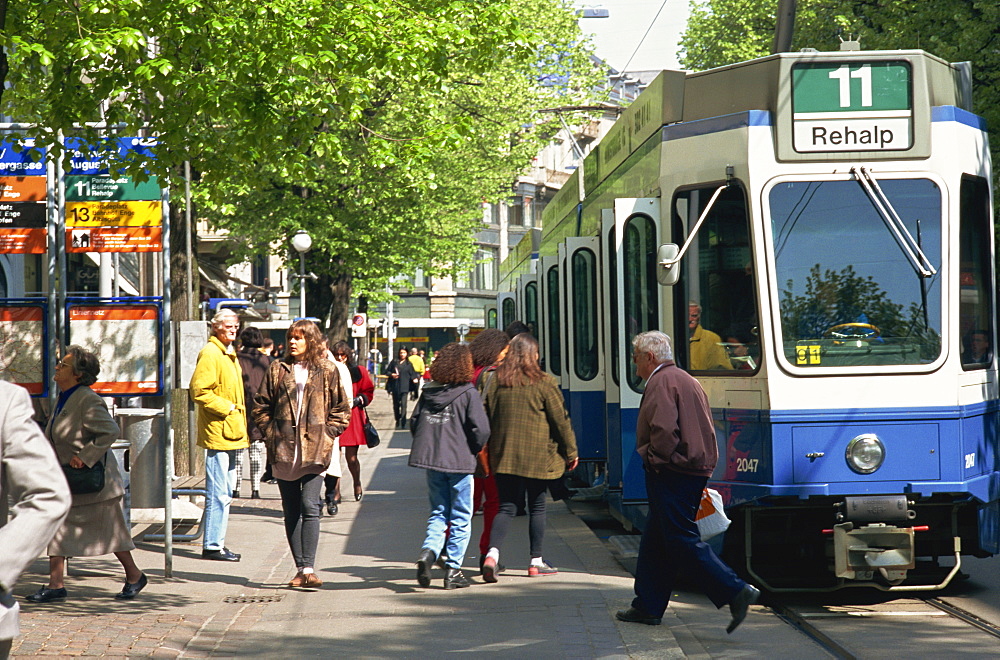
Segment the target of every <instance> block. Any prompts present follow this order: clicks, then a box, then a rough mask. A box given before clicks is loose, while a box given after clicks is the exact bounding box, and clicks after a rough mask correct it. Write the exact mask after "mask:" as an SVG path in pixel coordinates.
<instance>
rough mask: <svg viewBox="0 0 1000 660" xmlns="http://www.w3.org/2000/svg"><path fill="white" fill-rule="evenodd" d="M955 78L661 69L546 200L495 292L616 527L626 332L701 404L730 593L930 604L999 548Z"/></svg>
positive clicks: (988, 258)
mask: <svg viewBox="0 0 1000 660" xmlns="http://www.w3.org/2000/svg"><path fill="white" fill-rule="evenodd" d="M969 79H970V76H969V70H968V68H967V67H966V66H962V65H953V64H949V63H947V62H944V61H942V60H940V59H938V58H936V57H934V56H932V55H930V54H927V53H925V52H922V51H916V50H907V51H877V52H876V51H845V52H833V53H817V52H808V53H806V52H803V53H781V54H777V55H772V56H769V57H765V58H761V59H758V60H753V61H750V62H744V63H740V64H736V65H732V66H727V67H722V68H719V69H713V70H710V71H705V72H700V73H688V74H685V73H683V72H675V71H664V72H663V73H662V74H661V75H660V76H658V77H657V78H656V79H655V81H654V82H652V83H651V84H650V85H649V87H648V88H647V89H646V90H645V91H644V92H643V93H642V94H641V95H640V96H639V98H638V99H637V100H636V101H635V103H634V104H633V105H632V106H630V107H629V108H628V109H627V110H626V111H625V112H624V113H623V115H622V117H621V118H620V120H619V121H618V122H617V123H616V125H615V127H614V128H613V129H612V130H611V131H610V132H609V133H608V135H606V136H605V137H604V138H603V139H602V141H601V142H600V143H599V144H598V145H597V147H596V148H595V149H594V150H593V151H592V152H591V153H590V154H589V155H588V156H587V158H586V159H585V161H584V164H583V168H582V172H581V171H580V170H578V171H577V173H575V174H574V175H573V177H572V178H571V179H570V180H569V182H568V183H567V184H566V185H565V186H564V187H563V189H562V190H561V191H560V193H559V194H558V195H557V196H556V197H555V198H554V199H553V200H552V201H551V202H550V204H549V205H548V207H547V208H546V210H545V213H544V215H543V226H544V229H543V234H542V238H541V243H540V245H537V253H538V255H539V256H538V259H537V260H535V261H534V262H533V263H534V266H533V270H534V272H533V274H530V275H526V274H525V273H527V272H529V271H530V270H531V269H525V267H524V266H523V260H522V265H520V266H519V267H518V271H519V272H516V277H515V275H514V274H515V270H514V269H512V268H510V267H509V266H508V265H504V266H502V273H503V274H504V275H503V277H504V279H503V282H505V283H506V286H507V288H508V289H509V290H510V291H511V294H510V295H512V296H513V297H515V298H519V300H520V304H521V305H522V306H521V307H520V309H519V313H527V310H526V309H525V307H524V306H523V305H524V304H525V303H526V302H528V303H529V306H537V309H533V310H532V313H533V314H534V316H533V318H535V319H537V322H538V325H539V328H538V333H537V334H538V335H539V336H540V339H541V344H542V353H543V357H544V359H545V365H546V369H547V370H548V371H550V372H551V373H553V374H554V375H556V376H557V377H559V378H560V379H561V382H562V383H563V387H564V391H565V394H566V397H567V402H568V405H569V409H570V412H571V415H573V416H574V422H575V424H574V426H575V428H576V430H577V432H578V434H579V435H580V442H581V446H582V447H583V448H584V449H585V451H582V452H581V458H583V459H587V460H591V461H598V462H601V463H602V467H604V468H606V469H607V476H608V484H609V486H610V487H611V489H612V490H611V498H612V508H613V510H614V511H616V512H617V514H618V515H619V516H620V517H621V518H622V519H623V520H624V521H626V522H628V523H629V524H634V525H636V526H639V527H641V526H642V524H643V521H644V516H645V507H644V497H645V492H644V487H643V479H642V474H641V466H640V464H639V461H638V456H637V454H636V453H635V450H634V447H635V420H636V416H637V409H638V405H639V398H640V396H641V390H642V383H641V382H640V381H639V379H638V377H637V376H636V373H635V368H634V365H632V364H631V361H630V356H631V346H630V340H631V338H632V337H633V336H634V335H635V334H636V333H638V332H641V331H644V330H648V329H660V330H663V331H665V332H667V333H668V334H669V335H670V336H671V337H672V338H673V339H674V344H675V346H674V349H675V354H676V358H677V361H678V364H679V365H681V366H682V367H683V368H686V369H688V370H690V371H691V373H692V374H694V375H695V376H696V377H697V378H698V379H699V381H700V382H701V383H702V385H703V386H704V388H705V390H706V392H707V393H708V396H709V399H710V401H711V405H712V409H713V415H714V418H715V422H716V428H717V432H718V438H719V445H720V462H719V465H718V467H717V469H716V472H715V474H714V475H713V478H712V485H713V487H715V488H716V489H718V490H719V491H720V492H721V493H722V495H723V498H724V500H725V501H726V504H727V509H728V511H729V514H730V517H731V518H732V519H733V521H734V522H733V526H732V527H731V528H730V531H729V532H728V533H727V538H726V546H727V550H728V551H729V552H730V553H731V554H730V559H731V560H732V559H733V558H734V557H736V558H737V560H735V561H734V564H736V565H738V566H739V568H741V569H742V570H743V571H744V572H745V573H746V574H748V575H749V576H750V577H751V578H752V579H753V580H755V581H756V582H758V583H760V584H761V585H763V586H765V587H767V588H769V589H771V590H782V589H803V588H815V589H836V588H840V587H844V586H854V585H870V586H875V587H878V588H882V589H893V590H898V589H928V588H938V587H941V586H944V585H945V584H947V583H948V582H949V581H950V580H951V579H952V578H953V577H954V576H955V575H956V574H957V573H958V571H959V567H960V563H961V559H960V558H961V555H962V554H971V555H976V556H986V555H989V554H993V553H997V552H998V551H1000V526H998V517H1000V516H998V514H1000V510H998V499H1000V458H998V456H997V421H998V409H1000V402H998V387H997V364H996V358H995V354H994V351H993V347H994V346H996V327H995V323H994V318H995V316H996V313H995V296H994V292H995V287H994V275H993V272H994V266H993V264H994V253H993V240H992V236H993V221H992V204H991V200H992V194H991V169H990V157H989V150H988V144H987V137H986V132H985V126H984V122H983V120H982V119H981V118H979V117H978V116H976V115H974V114H973V113H972V112H971V101H970V99H971V93H970V87H969ZM581 177H582V181H581ZM529 283H530V284H531V285H532V287H533V291H534V294H535V295H534V297H533V298H532V300H531V301H530V302H529V301H527V300H526V299H525V298H524V296H523V292H524V291H525V290H526V287H527V286H528V285H529ZM502 286H503V284H502ZM519 291H520V292H521V296H520V297H519V296H518V292H519ZM504 295H505V294H501V298H503V296H504ZM500 306H501V307H502V302H501V304H500ZM577 416H579V417H580V419H579V420H577V419H576V417H577ZM939 558H943V559H944V561H943V562H942V564H943V566H938V559H939ZM915 569H918V570H915ZM924 569H926V570H924Z"/></svg>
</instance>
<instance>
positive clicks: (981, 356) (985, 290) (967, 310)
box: [958, 177, 995, 369]
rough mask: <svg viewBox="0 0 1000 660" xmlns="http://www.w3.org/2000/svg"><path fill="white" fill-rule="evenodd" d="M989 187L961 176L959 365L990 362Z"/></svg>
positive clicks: (973, 366) (981, 366)
mask: <svg viewBox="0 0 1000 660" xmlns="http://www.w3.org/2000/svg"><path fill="white" fill-rule="evenodd" d="M992 229H993V228H992V227H991V226H990V189H989V185H988V184H987V182H986V180H985V179H979V178H973V177H965V178H963V179H962V189H961V219H960V224H959V230H958V243H959V261H960V264H961V265H960V268H961V275H960V277H959V281H958V288H959V291H958V301H959V303H958V304H959V327H960V332H959V339H960V340H961V342H962V345H961V355H962V367H963V368H965V369H985V368H986V367H988V366H989V365H990V364H991V363H992V362H993V318H994V316H995V315H994V313H993V302H992V296H991V295H990V294H991V291H990V281H991V278H990V270H991V268H990V242H991V239H992V237H993V232H992Z"/></svg>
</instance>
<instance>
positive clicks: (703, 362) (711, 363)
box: [688, 300, 733, 371]
mask: <svg viewBox="0 0 1000 660" xmlns="http://www.w3.org/2000/svg"><path fill="white" fill-rule="evenodd" d="M688 330H689V332H690V335H689V342H690V346H691V348H690V358H689V359H690V361H691V369H692V370H693V371H705V370H718V369H732V368H733V364H732V362H731V361H730V360H729V355H728V354H727V353H726V348H725V347H724V346H723V345H722V338H721V337H719V335H717V334H716V333H714V332H712V331H711V330H706V329H705V328H703V327H701V305H699V304H698V303H697V302H696V301H694V300H692V301H690V302H689V303H688Z"/></svg>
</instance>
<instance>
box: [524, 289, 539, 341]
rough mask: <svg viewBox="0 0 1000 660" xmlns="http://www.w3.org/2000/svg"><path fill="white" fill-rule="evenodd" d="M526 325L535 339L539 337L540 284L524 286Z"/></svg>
mask: <svg viewBox="0 0 1000 660" xmlns="http://www.w3.org/2000/svg"><path fill="white" fill-rule="evenodd" d="M524 324H525V325H526V326H528V329H529V330H530V331H531V334H532V336H533V337H537V336H538V283H537V282H528V283H527V284H525V285H524Z"/></svg>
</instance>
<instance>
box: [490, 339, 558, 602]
mask: <svg viewBox="0 0 1000 660" xmlns="http://www.w3.org/2000/svg"><path fill="white" fill-rule="evenodd" d="M483 402H484V403H485V404H486V414H487V415H488V416H489V418H490V440H489V448H490V452H489V453H490V471H491V472H492V473H493V474H495V475H496V483H497V491H498V493H499V495H500V511H499V512H498V513H497V516H496V518H494V519H493V528H492V529H491V530H490V545H491V546H492V547H491V548H490V550H489V552H488V553H487V554H486V559H485V560H483V579H484V580H486V581H487V582H496V581H497V577H496V576H497V572H498V570H497V563H498V562H499V559H500V548H501V546H502V545H503V541H504V538H505V537H506V536H507V529H508V527H509V526H510V521H511V520H512V519H513V518H514V514H515V513H516V511H517V503H518V502H524V500H525V496H527V500H528V516H529V518H528V539H529V541H530V544H531V563H530V564H529V566H528V575H529V576H531V577H535V576H539V575H552V574H554V573H556V572H558V571H557V570H556V569H555V567H553V566H552V565H551V564H549V563H547V562H546V561H545V560H544V559H542V542H543V540H544V537H545V497H546V491H547V488H548V485H549V482H550V481H551V480H553V479H558V478H560V477H562V475H563V473H564V472H565V471H566V470H572V469H574V468H575V467H576V464H577V454H576V437H575V436H574V435H573V427H572V426H571V425H570V420H569V415H567V414H566V407H565V405H564V404H563V396H562V393H561V392H560V391H559V386H558V384H557V383H556V379H555V378H553V377H552V376H550V375H548V374H546V373H545V372H544V371H542V369H541V367H539V366H538V342H537V341H536V340H535V338H534V337H532V336H531V335H530V334H528V333H521V334H519V335H517V336H516V337H514V338H513V339H512V340H511V342H510V348H509V349H508V350H507V356H506V357H505V358H504V361H503V362H502V363H501V364H500V366H499V367H497V370H496V371H495V372H493V374H492V376H491V377H490V379H489V382H487V383H486V385H485V387H484V391H483Z"/></svg>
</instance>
